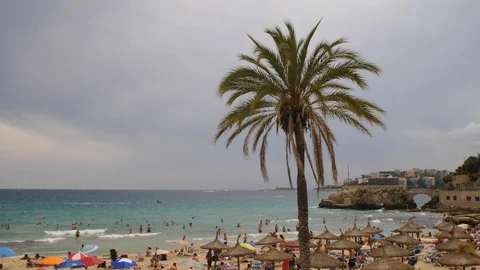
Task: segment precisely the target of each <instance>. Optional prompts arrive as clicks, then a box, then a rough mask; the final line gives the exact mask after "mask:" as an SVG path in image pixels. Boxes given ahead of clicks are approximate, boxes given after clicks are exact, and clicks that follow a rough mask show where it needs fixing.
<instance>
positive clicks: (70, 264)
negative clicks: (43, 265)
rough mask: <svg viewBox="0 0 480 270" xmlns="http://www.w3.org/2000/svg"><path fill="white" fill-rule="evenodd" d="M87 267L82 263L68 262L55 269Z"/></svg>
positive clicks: (58, 265)
mask: <svg viewBox="0 0 480 270" xmlns="http://www.w3.org/2000/svg"><path fill="white" fill-rule="evenodd" d="M85 266H86V265H85V264H84V263H82V262H80V261H72V260H66V261H64V262H62V263H59V264H57V265H56V266H55V269H59V268H73V267H85Z"/></svg>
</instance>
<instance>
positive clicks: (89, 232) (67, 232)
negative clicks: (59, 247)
mask: <svg viewBox="0 0 480 270" xmlns="http://www.w3.org/2000/svg"><path fill="white" fill-rule="evenodd" d="M106 231H107V229H94V230H80V235H99V234H104V233H105V232H106ZM75 233H76V231H75V230H65V231H45V234H46V235H53V236H65V235H72V236H73V235H75Z"/></svg>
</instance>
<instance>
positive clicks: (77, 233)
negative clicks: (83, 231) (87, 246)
mask: <svg viewBox="0 0 480 270" xmlns="http://www.w3.org/2000/svg"><path fill="white" fill-rule="evenodd" d="M75 237H76V238H77V239H78V238H79V237H80V230H77V232H76V233H75Z"/></svg>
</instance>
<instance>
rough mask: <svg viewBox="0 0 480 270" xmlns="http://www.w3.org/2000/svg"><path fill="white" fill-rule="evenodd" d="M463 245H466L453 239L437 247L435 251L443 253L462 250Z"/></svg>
mask: <svg viewBox="0 0 480 270" xmlns="http://www.w3.org/2000/svg"><path fill="white" fill-rule="evenodd" d="M462 244H464V242H462V241H460V240H458V239H455V238H453V239H451V240H448V241H447V242H444V243H441V244H439V245H436V246H435V249H437V250H443V251H456V250H459V249H460V247H461V245H462Z"/></svg>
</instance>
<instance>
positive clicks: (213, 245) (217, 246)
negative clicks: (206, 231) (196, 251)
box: [200, 232, 231, 250]
mask: <svg viewBox="0 0 480 270" xmlns="http://www.w3.org/2000/svg"><path fill="white" fill-rule="evenodd" d="M200 248H201V249H210V250H227V249H230V248H231V247H229V246H227V245H225V244H224V243H222V242H220V240H218V232H217V233H216V237H215V240H213V241H212V242H210V243H208V244H205V245H203V246H200Z"/></svg>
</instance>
